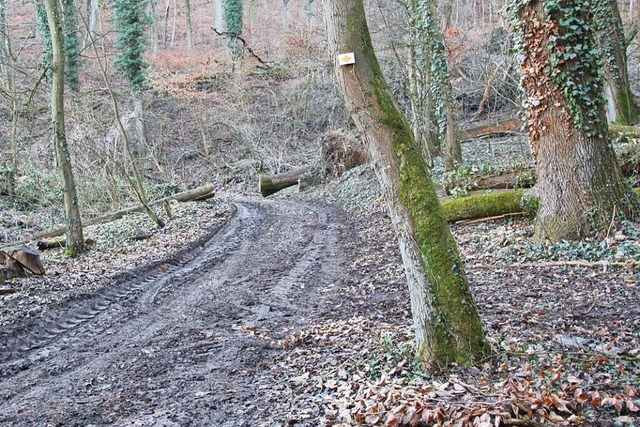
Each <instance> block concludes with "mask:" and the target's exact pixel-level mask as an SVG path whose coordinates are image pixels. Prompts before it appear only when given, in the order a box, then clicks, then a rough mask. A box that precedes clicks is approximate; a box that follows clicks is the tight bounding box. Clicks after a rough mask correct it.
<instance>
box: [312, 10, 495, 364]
mask: <svg viewBox="0 0 640 427" xmlns="http://www.w3.org/2000/svg"><path fill="white" fill-rule="evenodd" d="M324 7H325V18H326V21H327V28H328V31H329V52H330V55H331V57H332V58H334V60H335V58H336V56H337V55H338V54H341V53H347V52H354V53H355V59H356V63H355V64H353V65H346V66H342V67H340V66H338V65H337V61H336V70H335V71H336V75H337V79H338V82H339V86H340V89H341V91H342V94H343V96H344V99H345V103H346V105H347V107H348V109H349V112H350V113H351V117H352V119H353V121H354V122H355V123H356V125H357V126H358V128H359V129H360V131H361V132H362V135H363V139H364V141H365V142H366V145H367V146H368V148H369V151H370V152H371V157H372V159H373V161H374V169H375V172H376V175H377V177H378V180H379V182H380V185H381V188H382V190H383V193H384V195H385V198H386V200H387V204H388V208H389V212H390V216H391V218H392V221H393V224H394V226H395V228H396V229H397V231H398V239H399V245H400V252H401V254H402V259H403V263H404V267H405V272H406V275H407V282H408V285H409V293H410V297H411V311H412V315H413V321H414V327H415V332H416V344H417V357H418V359H419V360H420V361H422V362H423V363H424V364H425V365H426V366H428V367H438V366H444V365H448V364H451V363H458V364H461V365H468V364H470V363H474V362H477V361H479V360H481V359H482V358H484V357H485V356H486V354H487V351H488V347H487V343H486V342H485V341H484V334H483V329H482V323H481V322H480V319H479V317H478V312H477V309H476V306H475V303H474V301H473V297H472V295H471V292H470V289H469V284H468V281H467V278H466V274H465V270H464V265H463V263H462V260H461V258H460V255H459V252H458V247H457V245H456V242H455V240H454V238H453V236H452V235H451V232H450V231H449V228H448V226H447V223H446V220H445V217H444V215H443V213H442V209H441V207H440V203H439V201H438V197H437V195H436V193H435V190H434V186H433V183H432V181H431V178H430V177H429V172H428V168H427V165H426V163H425V161H424V158H423V157H422V155H421V149H420V146H419V144H418V143H417V142H416V141H415V139H414V138H413V134H412V132H411V128H410V126H409V124H408V122H407V121H406V119H405V117H404V116H403V114H402V112H401V110H400V109H399V107H398V105H397V104H396V102H395V101H394V99H393V97H392V95H391V91H390V89H389V87H388V85H387V83H386V82H385V80H384V77H383V75H382V71H381V69H380V66H379V64H378V61H377V59H376V56H375V53H374V51H373V45H372V42H371V37H370V35H369V28H368V26H367V21H366V18H365V12H364V5H363V2H362V0H325V1H324Z"/></svg>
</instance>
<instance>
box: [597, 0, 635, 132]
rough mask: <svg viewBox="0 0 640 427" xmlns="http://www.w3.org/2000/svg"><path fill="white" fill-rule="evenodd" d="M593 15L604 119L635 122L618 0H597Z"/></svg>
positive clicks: (622, 122)
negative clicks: (602, 79) (603, 83)
mask: <svg viewBox="0 0 640 427" xmlns="http://www.w3.org/2000/svg"><path fill="white" fill-rule="evenodd" d="M594 15H595V22H596V27H597V31H596V40H597V42H598V45H599V46H600V49H601V50H602V52H603V60H604V74H605V78H606V86H605V96H606V98H607V120H608V121H609V122H610V123H613V122H617V123H620V124H623V125H630V124H633V123H636V122H637V121H638V111H637V106H636V103H635V99H634V97H633V94H632V93H631V86H630V84H629V74H628V69H627V40H626V36H625V34H624V28H623V26H622V19H621V17H620V10H619V9H618V2H617V0H600V4H598V6H596V7H595V9H594Z"/></svg>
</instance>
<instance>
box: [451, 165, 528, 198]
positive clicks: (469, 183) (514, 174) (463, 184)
mask: <svg viewBox="0 0 640 427" xmlns="http://www.w3.org/2000/svg"><path fill="white" fill-rule="evenodd" d="M535 183H536V171H535V169H534V167H533V166H525V167H521V168H517V169H512V170H505V171H500V172H498V173H494V174H471V175H455V174H451V175H449V176H447V178H446V180H445V184H444V187H445V189H446V190H447V193H450V192H451V190H452V189H454V188H459V189H461V190H465V191H472V190H509V189H514V188H531V187H533V186H534V185H535Z"/></svg>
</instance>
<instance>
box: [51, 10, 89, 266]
mask: <svg viewBox="0 0 640 427" xmlns="http://www.w3.org/2000/svg"><path fill="white" fill-rule="evenodd" d="M45 8H46V10H47V21H48V23H49V31H50V32H51V41H52V47H53V49H52V53H53V56H52V64H51V66H52V78H51V118H52V122H53V146H54V152H55V157H56V162H57V166H58V170H59V171H60V176H61V179H62V183H63V187H64V190H63V194H64V216H65V221H66V223H67V241H68V242H69V249H70V252H71V254H72V255H78V254H80V253H82V252H84V237H83V232H82V222H81V221H80V210H79V208H78V196H77V193H76V184H75V180H74V177H73V169H72V166H71V155H70V154H69V148H68V146H67V138H66V134H65V123H64V67H65V61H64V60H65V53H64V37H63V32H62V17H61V11H60V7H59V3H58V1H56V0H46V1H45Z"/></svg>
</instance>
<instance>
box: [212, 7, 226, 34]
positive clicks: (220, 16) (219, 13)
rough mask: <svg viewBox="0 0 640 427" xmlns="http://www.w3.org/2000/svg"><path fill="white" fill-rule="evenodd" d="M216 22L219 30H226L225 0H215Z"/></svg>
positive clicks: (215, 24)
mask: <svg viewBox="0 0 640 427" xmlns="http://www.w3.org/2000/svg"><path fill="white" fill-rule="evenodd" d="M215 8H216V10H215V13H216V17H215V23H214V27H215V29H216V30H218V31H219V32H222V31H224V20H223V18H224V0H215Z"/></svg>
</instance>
